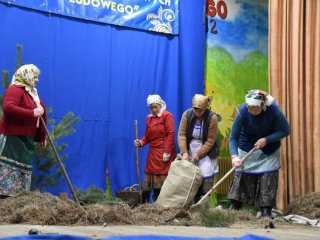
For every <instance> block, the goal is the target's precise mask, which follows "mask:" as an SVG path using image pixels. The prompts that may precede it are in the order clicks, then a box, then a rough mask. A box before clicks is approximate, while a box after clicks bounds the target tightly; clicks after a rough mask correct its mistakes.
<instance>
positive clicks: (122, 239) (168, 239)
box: [1, 234, 272, 240]
mask: <svg viewBox="0 0 320 240" xmlns="http://www.w3.org/2000/svg"><path fill="white" fill-rule="evenodd" d="M1 239H2V240H28V239H30V240H31V239H39V240H40V239H41V240H42V239H43V240H45V239H55V240H60V239H61V240H90V239H91V238H87V237H80V236H71V235H30V236H17V237H9V238H1ZM236 239H237V240H272V238H267V237H261V236H257V235H251V234H248V235H244V236H242V237H239V238H236V237H235V238H224V237H213V238H200V237H181V236H157V235H132V236H114V237H107V238H102V240H236Z"/></svg>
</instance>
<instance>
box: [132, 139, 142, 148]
mask: <svg viewBox="0 0 320 240" xmlns="http://www.w3.org/2000/svg"><path fill="white" fill-rule="evenodd" d="M133 144H134V146H136V147H141V146H142V144H141V142H140V140H139V139H136V140H134V141H133Z"/></svg>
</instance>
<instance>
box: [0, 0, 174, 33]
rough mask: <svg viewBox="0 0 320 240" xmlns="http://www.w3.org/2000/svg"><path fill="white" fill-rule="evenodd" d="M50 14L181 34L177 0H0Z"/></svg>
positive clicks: (0, 0)
mask: <svg viewBox="0 0 320 240" xmlns="http://www.w3.org/2000/svg"><path fill="white" fill-rule="evenodd" d="M0 2H4V3H8V4H13V5H17V6H22V7H27V8H32V9H36V10H40V11H45V12H49V13H55V14H60V15H65V16H69V17H75V18H81V19H85V20H89V21H96V22H103V23H108V24H114V25H118V26H124V27H131V28H138V29H143V30H148V31H155V32H160V33H165V34H178V33H179V18H178V2H179V1H178V0H113V1H110V0H50V1H49V0H0Z"/></svg>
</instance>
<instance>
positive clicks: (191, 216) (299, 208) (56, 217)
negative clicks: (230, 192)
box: [0, 191, 320, 227]
mask: <svg viewBox="0 0 320 240" xmlns="http://www.w3.org/2000/svg"><path fill="white" fill-rule="evenodd" d="M289 208H290V213H291V214H298V215H302V216H306V217H308V218H311V219H315V218H319V217H320V193H313V194H311V195H308V196H306V197H305V198H303V199H296V200H295V201H294V202H293V203H292V204H290V207H289ZM0 212H1V214H0V224H32V225H62V226H63V225H81V226H83V225H104V226H105V225H111V226H112V225H145V226H159V225H175V226H211V227H219V226H220V225H221V222H222V221H224V223H223V224H224V225H223V226H225V227H228V226H230V225H232V224H246V225H248V224H249V225H250V226H252V227H254V226H256V227H263V226H264V225H265V223H266V222H267V221H269V220H266V219H264V218H260V219H257V218H256V214H255V212H250V211H232V210H227V211H226V210H220V209H208V208H205V209H202V210H199V211H195V212H190V211H185V210H176V209H164V208H161V207H160V206H157V205H154V204H143V205H139V206H138V207H136V208H131V207H130V206H129V205H127V204H125V203H123V202H117V203H113V204H90V205H85V206H78V205H77V204H76V203H75V202H73V201H70V200H69V201H64V200H61V199H59V198H58V197H56V196H53V195H51V194H49V193H41V192H38V191H35V192H24V193H21V194H19V195H18V196H15V197H10V198H7V199H2V200H0ZM275 221H276V222H277V224H278V223H280V224H289V223H285V222H284V220H283V219H282V218H276V219H275ZM219 224H220V225H219Z"/></svg>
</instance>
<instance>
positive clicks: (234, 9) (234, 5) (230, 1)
mask: <svg viewBox="0 0 320 240" xmlns="http://www.w3.org/2000/svg"><path fill="white" fill-rule="evenodd" d="M218 2H219V1H217V2H216V6H217V4H218ZM224 2H225V3H226V4H227V8H228V16H227V18H226V19H224V21H230V22H232V21H234V20H235V19H236V17H237V16H238V15H239V14H241V12H242V4H241V3H239V2H238V1H237V0H224ZM216 17H219V16H218V14H217V16H216Z"/></svg>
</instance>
